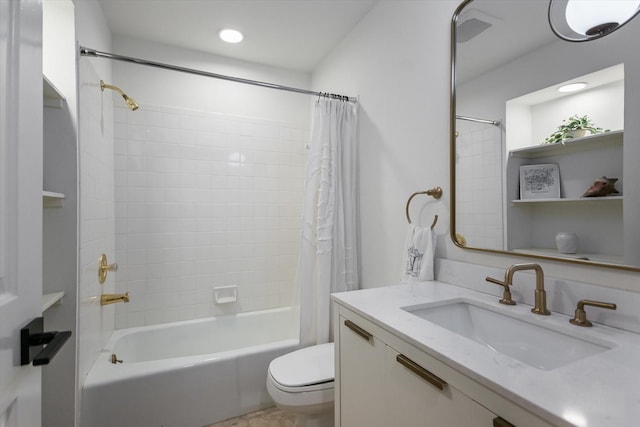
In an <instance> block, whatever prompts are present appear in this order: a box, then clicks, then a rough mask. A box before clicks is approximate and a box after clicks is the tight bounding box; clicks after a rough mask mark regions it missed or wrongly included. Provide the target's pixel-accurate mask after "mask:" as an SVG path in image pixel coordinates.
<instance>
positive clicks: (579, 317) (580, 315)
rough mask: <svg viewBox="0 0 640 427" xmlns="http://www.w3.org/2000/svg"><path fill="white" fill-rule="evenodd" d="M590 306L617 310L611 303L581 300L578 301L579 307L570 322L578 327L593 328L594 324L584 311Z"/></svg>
mask: <svg viewBox="0 0 640 427" xmlns="http://www.w3.org/2000/svg"><path fill="white" fill-rule="evenodd" d="M585 305H590V306H593V307H600V308H607V309H609V310H615V309H616V308H617V306H616V305H615V304H613V303H610V302H601V301H592V300H588V299H581V300H580V301H578V307H577V308H576V312H575V316H574V317H573V319H570V320H569V322H571V323H573V324H574V325H578V326H593V323H591V321H589V320H588V319H587V312H586V311H584V306H585Z"/></svg>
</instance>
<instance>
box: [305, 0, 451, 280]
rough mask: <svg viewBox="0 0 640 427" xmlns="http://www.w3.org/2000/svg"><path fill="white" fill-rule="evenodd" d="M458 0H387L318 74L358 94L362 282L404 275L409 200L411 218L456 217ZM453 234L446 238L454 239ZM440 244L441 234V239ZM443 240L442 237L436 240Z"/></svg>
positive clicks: (425, 221) (444, 222) (329, 86)
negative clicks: (452, 148) (453, 23)
mask: <svg viewBox="0 0 640 427" xmlns="http://www.w3.org/2000/svg"><path fill="white" fill-rule="evenodd" d="M456 5H457V2H456V1H453V0H452V1H381V2H380V3H379V4H378V5H377V6H375V7H374V8H373V9H372V10H371V12H370V13H369V14H368V15H367V16H366V17H365V18H364V19H363V20H362V21H361V22H360V24H359V25H358V26H357V27H356V28H355V29H354V30H353V32H352V33H350V34H349V36H348V37H347V38H346V39H345V40H344V41H343V42H342V43H341V45H340V46H339V47H338V48H337V49H336V50H334V51H333V52H332V53H331V54H330V55H329V56H328V57H327V58H326V59H325V60H324V61H323V62H322V64H321V65H320V66H319V67H318V68H317V69H316V70H315V72H314V73H313V87H314V89H315V90H323V91H324V90H329V91H336V92H338V93H344V94H347V95H352V96H356V95H357V96H358V97H359V98H360V113H359V114H360V129H359V131H360V147H359V159H360V161H359V167H360V176H359V180H360V182H359V185H360V218H361V232H360V235H361V260H362V261H361V269H362V275H361V277H362V286H363V287H365V288H370V287H377V286H384V285H388V284H391V283H395V282H397V281H398V280H399V279H400V271H401V266H400V263H401V259H402V250H403V247H402V246H403V244H404V240H405V235H406V230H407V220H406V218H405V214H404V210H405V205H406V202H407V199H408V197H409V196H410V195H411V194H412V193H414V192H416V191H422V190H427V189H429V188H432V187H434V186H438V185H439V186H441V187H442V188H443V189H444V192H445V193H444V196H443V198H442V199H441V200H440V201H436V200H434V199H432V198H429V197H427V196H419V197H416V198H414V199H413V201H412V206H411V218H412V220H413V222H414V223H418V224H420V225H422V226H428V225H430V224H431V221H432V220H433V215H435V214H438V215H439V220H438V224H437V226H436V232H437V233H438V234H439V235H442V236H446V235H447V233H448V224H449V210H448V203H449V202H448V200H449V190H450V188H449V176H448V171H449V168H448V161H449V160H448V159H449V157H448V153H449V151H448V150H449V143H448V141H449V101H448V100H449V98H448V96H449V89H448V76H449V66H448V61H449V41H448V34H449V19H450V17H451V15H452V13H453V10H454V9H455V7H456ZM447 239H448V237H447ZM439 240H440V241H442V238H441V239H439ZM439 243H440V242H439Z"/></svg>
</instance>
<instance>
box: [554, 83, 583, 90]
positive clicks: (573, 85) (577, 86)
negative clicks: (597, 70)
mask: <svg viewBox="0 0 640 427" xmlns="http://www.w3.org/2000/svg"><path fill="white" fill-rule="evenodd" d="M585 87H587V83H584V82H576V83H570V84H568V85H564V86H560V87H559V88H558V92H575V91H578V90H580V89H584V88H585Z"/></svg>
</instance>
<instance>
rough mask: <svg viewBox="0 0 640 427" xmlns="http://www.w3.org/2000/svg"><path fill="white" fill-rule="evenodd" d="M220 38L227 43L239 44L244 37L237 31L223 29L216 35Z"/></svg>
mask: <svg viewBox="0 0 640 427" xmlns="http://www.w3.org/2000/svg"><path fill="white" fill-rule="evenodd" d="M218 35H219V36H220V38H221V39H222V40H224V41H225V42H227V43H240V42H241V41H242V39H243V38H244V36H243V35H242V33H241V32H240V31H238V30H232V29H231V28H225V29H223V30H220V32H219V33H218Z"/></svg>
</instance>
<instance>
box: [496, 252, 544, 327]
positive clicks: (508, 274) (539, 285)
mask: <svg viewBox="0 0 640 427" xmlns="http://www.w3.org/2000/svg"><path fill="white" fill-rule="evenodd" d="M522 270H533V271H534V272H535V273H536V290H535V292H534V296H535V305H534V307H533V308H532V309H531V312H532V313H535V314H545V315H547V314H551V312H550V311H549V310H548V309H547V293H546V292H545V290H544V273H543V271H542V267H540V265H538V264H513V265H511V266H509V267H507V270H506V271H505V272H504V282H501V281H500V280H497V279H494V278H492V277H487V279H486V280H487V281H488V282H491V283H495V284H496V285H500V286H504V289H505V293H504V296H503V298H502V300H500V302H501V303H502V304H511V305H512V304H515V303H514V302H513V301H511V292H509V286H512V285H513V275H514V274H515V272H516V271H522Z"/></svg>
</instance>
